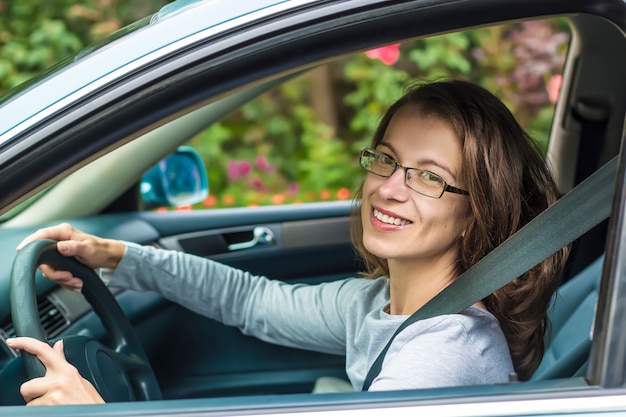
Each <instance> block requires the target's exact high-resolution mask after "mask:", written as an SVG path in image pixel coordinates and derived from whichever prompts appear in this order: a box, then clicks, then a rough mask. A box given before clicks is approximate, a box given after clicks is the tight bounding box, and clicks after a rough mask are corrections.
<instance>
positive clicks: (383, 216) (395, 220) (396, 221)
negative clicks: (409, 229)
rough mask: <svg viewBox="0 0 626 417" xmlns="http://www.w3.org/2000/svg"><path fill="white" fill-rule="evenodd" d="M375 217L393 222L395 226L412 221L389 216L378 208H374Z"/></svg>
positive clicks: (385, 221)
mask: <svg viewBox="0 0 626 417" xmlns="http://www.w3.org/2000/svg"><path fill="white" fill-rule="evenodd" d="M374 217H375V218H376V219H378V220H379V221H381V222H383V223H386V224H393V225H395V226H404V225H407V224H410V223H411V222H410V221H408V220H404V219H401V218H399V217H391V216H388V215H386V214H383V213H381V212H380V211H378V210H376V209H374Z"/></svg>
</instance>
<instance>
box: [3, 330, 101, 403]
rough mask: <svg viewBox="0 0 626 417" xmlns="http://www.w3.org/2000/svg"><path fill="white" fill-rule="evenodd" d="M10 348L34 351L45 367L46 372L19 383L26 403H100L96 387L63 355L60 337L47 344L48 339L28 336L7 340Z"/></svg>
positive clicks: (32, 352)
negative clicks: (53, 342)
mask: <svg viewBox="0 0 626 417" xmlns="http://www.w3.org/2000/svg"><path fill="white" fill-rule="evenodd" d="M6 343H7V345H8V346H9V347H10V348H13V349H20V350H24V351H26V352H28V353H31V354H33V355H36V356H37V357H38V358H39V360H40V361H41V363H43V365H44V366H45V367H46V375H45V376H43V377H41V378H34V379H31V380H30V381H27V382H25V383H24V384H22V387H21V388H20V393H21V394H22V396H23V397H24V400H26V403H27V404H26V405H62V404H102V403H104V400H103V399H102V397H101V396H100V394H98V391H96V389H95V388H94V386H93V385H91V383H90V382H89V381H87V380H86V379H85V378H83V377H82V376H81V375H80V374H79V373H78V370H77V369H76V368H75V367H74V366H73V365H72V364H70V363H69V362H68V361H67V360H66V359H65V353H63V341H62V340H59V341H58V342H56V343H55V344H54V347H50V346H49V345H48V344H47V343H44V342H41V341H39V340H37V339H33V338H30V337H15V338H10V339H7V340H6Z"/></svg>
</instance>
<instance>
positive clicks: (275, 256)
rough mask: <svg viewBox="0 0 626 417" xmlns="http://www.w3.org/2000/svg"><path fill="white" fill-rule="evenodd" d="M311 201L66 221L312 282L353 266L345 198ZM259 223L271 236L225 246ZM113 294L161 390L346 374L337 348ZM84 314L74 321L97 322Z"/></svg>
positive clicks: (302, 385)
mask: <svg viewBox="0 0 626 417" xmlns="http://www.w3.org/2000/svg"><path fill="white" fill-rule="evenodd" d="M313 206H315V207H314V208H315V210H312V207H310V206H309V205H294V206H289V207H285V206H282V207H280V206H277V207H276V208H267V207H264V208H261V209H259V208H248V209H236V210H232V212H231V214H228V213H225V212H223V211H218V212H217V213H216V211H212V210H203V211H194V212H188V213H184V212H183V213H181V212H171V213H163V214H158V215H156V214H154V213H129V214H125V215H119V214H118V215H108V216H101V217H92V218H83V219H76V220H70V222H72V224H74V225H75V226H76V227H78V228H81V229H82V230H85V231H87V232H91V233H98V234H100V235H103V236H107V237H111V238H121V239H124V240H129V241H134V242H137V243H142V244H152V245H155V246H159V247H162V248H165V249H170V250H182V251H185V252H188V253H192V254H194V255H197V256H204V257H208V258H211V259H214V260H216V261H219V262H223V263H225V264H228V265H231V266H233V267H236V268H240V269H244V270H247V271H250V272H252V273H254V274H258V275H264V276H267V277H269V278H272V279H282V280H285V281H288V282H294V283H295V282H301V283H308V284H316V283H320V282H324V281H330V280H336V279H341V278H345V277H349V276H356V274H357V271H358V270H360V268H361V267H360V261H359V258H358V256H357V255H356V253H355V251H354V249H353V248H352V246H351V243H350V233H349V229H350V211H351V209H352V207H351V204H345V203H337V204H323V205H315V204H314V205H313ZM186 214H189V215H190V216H191V217H192V218H193V220H194V221H193V223H192V222H190V219H189V218H186ZM215 214H217V215H218V216H217V217H219V221H216V219H215ZM192 224H195V225H197V228H196V230H193V226H192ZM258 228H264V229H265V230H267V231H269V232H270V233H271V234H272V236H273V237H272V240H271V241H270V242H267V243H262V244H258V245H252V246H250V247H244V248H242V249H239V247H237V246H235V249H234V250H233V249H232V246H231V249H229V245H233V244H234V245H237V244H241V243H246V242H248V241H249V240H251V239H252V238H253V236H254V230H255V229H258ZM162 230H166V231H167V232H168V233H167V234H166V235H165V234H163V233H162V232H161V231H162ZM135 231H136V232H137V235H136V236H135V235H134V233H135ZM209 279H210V277H209ZM117 297H118V300H119V301H120V303H121V305H122V308H123V309H124V310H125V311H126V312H127V314H129V316H130V318H131V321H132V322H133V324H134V325H135V326H136V328H137V331H138V333H139V335H140V337H141V338H142V340H143V342H144V345H145V349H146V351H147V353H148V355H149V357H150V358H151V362H152V364H153V366H154V369H155V372H156V373H157V377H158V378H159V381H160V383H161V385H162V389H163V392H164V395H165V396H166V397H167V398H182V397H185V398H191V397H209V396H228V395H242V394H273V393H294V392H308V391H310V390H311V388H312V386H313V384H314V382H315V380H316V379H317V378H318V377H320V376H337V377H344V376H345V371H344V366H345V362H344V358H343V357H342V356H336V355H328V354H321V353H317V352H310V351H304V350H300V349H292V348H286V347H280V346H275V345H272V344H268V343H266V342H262V341H260V340H258V339H256V338H253V337H249V336H246V335H243V334H242V333H241V332H240V331H239V330H238V329H236V328H232V327H227V326H224V325H222V324H221V323H218V322H216V321H214V320H211V319H208V318H205V317H202V316H199V315H198V314H196V313H193V312H191V311H189V310H187V309H186V308H185V307H184V306H179V305H175V304H173V303H171V302H169V301H166V300H164V299H163V298H162V297H160V296H158V295H155V294H152V293H139V292H135V291H128V290H127V291H123V292H122V293H121V294H118V295H117ZM87 317H91V318H89V320H93V315H91V314H90V315H88V316H87ZM157 317H158V319H156V318H157ZM84 320H85V319H84ZM96 321H97V320H96ZM86 323H87V322H84V321H83V322H81V323H80V325H79V327H82V328H84V327H88V328H93V327H94V326H95V327H97V325H95V324H93V323H88V324H86ZM70 330H71V329H70ZM101 333H102V332H99V331H95V334H94V335H95V336H101ZM68 334H69V333H68Z"/></svg>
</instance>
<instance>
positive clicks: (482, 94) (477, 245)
mask: <svg viewBox="0 0 626 417" xmlns="http://www.w3.org/2000/svg"><path fill="white" fill-rule="evenodd" d="M406 105H411V107H412V108H414V109H415V111H419V112H421V113H422V114H423V115H426V116H435V117H438V118H441V119H442V120H444V121H447V122H448V123H450V125H451V126H452V127H453V128H454V129H455V131H456V133H457V135H458V137H459V140H460V142H461V147H462V150H463V161H462V167H461V177H462V178H463V179H464V184H465V189H466V190H468V191H469V202H470V210H471V219H470V221H469V224H468V227H467V229H466V233H465V236H464V237H463V238H462V240H461V247H460V251H459V255H458V261H457V270H458V271H457V272H458V275H460V274H462V273H463V272H464V271H465V270H467V269H468V268H470V267H471V266H472V265H474V264H475V263H476V262H478V261H479V260H480V259H481V258H482V257H484V256H485V255H486V254H488V253H489V252H490V251H491V250H492V249H494V248H495V247H496V246H498V245H500V244H501V243H502V242H504V241H505V240H506V239H507V238H508V237H510V236H511V235H513V234H514V233H515V232H516V231H517V230H519V229H520V228H521V227H522V226H524V225H525V224H526V223H528V222H529V221H530V220H531V219H533V218H534V217H535V216H537V215H538V214H539V213H541V212H542V211H543V210H544V209H546V208H547V207H548V206H550V205H551V204H553V203H554V202H555V201H556V199H557V196H558V191H557V187H556V184H555V182H554V179H553V177H552V174H551V171H550V169H549V167H548V165H547V164H546V162H545V160H544V158H543V156H542V154H541V152H540V150H539V149H538V146H537V144H536V142H535V141H534V140H533V139H532V138H531V137H530V136H529V135H528V134H527V133H526V132H525V131H524V130H523V129H522V128H521V126H520V125H519V124H518V123H517V121H516V120H515V118H514V116H513V115H512V114H511V112H510V111H509V110H508V109H507V107H506V106H505V105H504V104H503V103H502V102H501V101H500V100H499V99H498V98H497V97H495V96H494V95H493V94H491V93H490V92H488V91H487V90H485V89H484V88H482V87H479V86H477V85H475V84H472V83H469V82H465V81H459V80H447V81H438V82H433V83H425V84H415V85H413V86H411V87H410V88H409V89H408V91H407V92H406V94H405V95H404V96H403V97H401V98H400V99H399V100H398V101H396V102H395V103H394V104H393V105H392V106H391V107H390V108H389V109H388V110H387V112H386V113H385V115H384V116H383V118H382V120H381V122H380V124H379V126H378V128H377V130H376V132H375V133H374V137H373V140H372V147H373V148H375V147H376V146H377V145H378V144H379V143H380V141H381V140H382V138H383V136H384V134H385V130H386V129H387V126H388V125H389V123H390V121H391V118H392V117H393V115H394V114H395V113H396V112H397V111H398V109H400V108H401V107H403V106H406ZM361 197H362V186H361V189H359V191H358V192H357V194H356V197H355V198H356V200H357V201H358V200H360V199H361ZM362 238H363V229H362V224H361V213H360V210H355V215H354V217H353V226H352V239H353V243H354V245H355V247H356V249H357V251H358V252H359V254H360V255H361V256H362V258H363V260H364V262H365V266H366V275H367V276H370V277H377V276H381V275H384V276H389V268H388V265H387V261H386V260H385V259H382V258H379V257H377V256H374V255H372V254H371V253H369V252H368V251H367V250H366V249H365V247H364V246H363V239H362ZM568 253H569V248H568V247H566V248H563V249H562V250H560V251H558V252H557V253H555V254H553V255H552V256H550V257H548V258H547V259H545V260H544V261H543V262H541V263H540V264H539V265H537V266H535V267H534V268H533V269H531V270H530V271H528V272H526V273H525V274H524V275H522V276H520V277H518V278H516V279H515V280H513V281H512V282H510V283H509V284H507V285H506V286H504V287H503V288H501V289H499V290H498V291H496V292H494V293H492V294H490V295H489V296H488V297H487V298H485V299H484V300H482V301H483V302H484V304H485V306H486V307H487V309H488V310H489V311H490V312H491V313H492V314H493V315H494V316H495V317H496V318H497V319H498V321H499V323H500V326H501V328H502V330H503V332H504V335H505V336H506V339H507V342H508V345H509V350H510V352H511V357H512V359H513V365H514V367H515V370H516V372H517V374H518V377H519V379H520V380H527V379H529V378H530V377H531V376H532V374H533V373H534V372H535V370H536V369H537V367H538V366H539V363H540V362H541V359H542V357H543V354H544V350H545V347H544V337H545V334H546V331H547V329H548V328H549V320H548V315H547V311H548V307H549V305H550V301H551V298H552V295H553V293H554V291H555V290H556V288H557V286H558V282H559V278H560V272H561V270H562V268H563V266H564V263H565V261H566V259H567V255H568ZM458 275H457V276H458ZM476 301H478V300H476Z"/></svg>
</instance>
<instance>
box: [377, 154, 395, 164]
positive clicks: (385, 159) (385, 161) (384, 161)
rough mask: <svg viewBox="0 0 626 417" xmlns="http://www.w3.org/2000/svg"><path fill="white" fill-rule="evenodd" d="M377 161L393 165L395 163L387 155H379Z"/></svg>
mask: <svg viewBox="0 0 626 417" xmlns="http://www.w3.org/2000/svg"><path fill="white" fill-rule="evenodd" d="M378 162H380V163H381V164H385V165H395V164H396V161H394V160H393V159H391V158H390V157H388V156H387V155H381V157H380V158H379V159H378Z"/></svg>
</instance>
